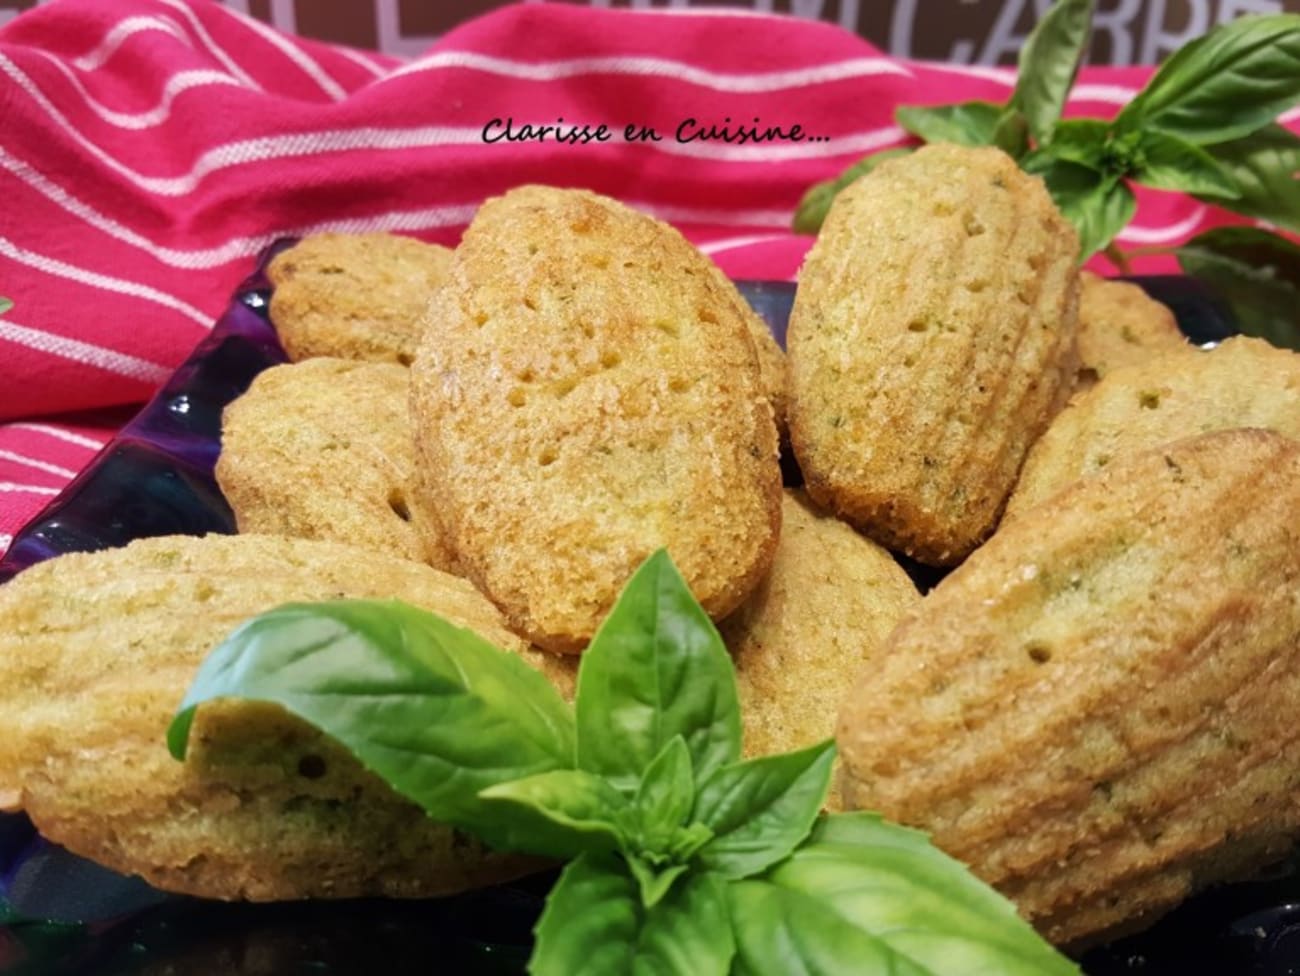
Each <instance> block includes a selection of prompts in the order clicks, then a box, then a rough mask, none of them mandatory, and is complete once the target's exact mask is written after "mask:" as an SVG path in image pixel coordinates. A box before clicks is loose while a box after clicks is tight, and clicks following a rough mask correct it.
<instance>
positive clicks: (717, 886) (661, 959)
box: [590, 873, 736, 976]
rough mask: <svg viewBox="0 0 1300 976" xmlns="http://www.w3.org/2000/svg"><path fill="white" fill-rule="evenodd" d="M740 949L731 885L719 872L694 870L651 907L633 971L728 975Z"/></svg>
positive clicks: (657, 975)
mask: <svg viewBox="0 0 1300 976" xmlns="http://www.w3.org/2000/svg"><path fill="white" fill-rule="evenodd" d="M735 954H736V942H735V937H734V936H733V935H732V934H731V919H730V918H729V917H728V912H727V893H726V889H725V887H724V886H723V884H722V882H721V881H720V880H719V879H718V878H716V877H714V876H713V875H710V874H689V873H688V874H686V875H684V876H683V877H682V878H681V879H680V880H679V881H678V882H677V883H676V884H675V885H673V887H672V888H671V889H670V890H669V891H668V893H667V894H666V895H665V896H664V897H663V900H661V901H660V902H659V903H658V904H657V905H655V907H654V908H652V909H648V910H647V912H646V919H645V922H644V923H643V924H642V926H641V933H640V938H639V939H638V941H637V954H636V959H635V960H634V962H633V965H632V970H631V971H632V973H633V974H635V976H726V974H727V973H729V972H730V971H731V960H732V958H733V957H734V956H735ZM590 972H592V973H598V972H599V973H603V972H605V970H597V969H592V970H590ZM610 972H613V970H610Z"/></svg>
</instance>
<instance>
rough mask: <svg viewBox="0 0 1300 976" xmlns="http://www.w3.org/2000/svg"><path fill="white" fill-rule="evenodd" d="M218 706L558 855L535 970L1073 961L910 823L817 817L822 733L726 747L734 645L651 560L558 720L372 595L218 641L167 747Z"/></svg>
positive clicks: (459, 639)
mask: <svg viewBox="0 0 1300 976" xmlns="http://www.w3.org/2000/svg"><path fill="white" fill-rule="evenodd" d="M217 698H242V699H246V700H253V701H261V702H274V703H276V704H279V705H281V706H282V707H284V708H285V709H287V710H288V711H290V712H292V713H293V714H295V715H297V716H299V717H300V718H302V719H305V720H306V721H308V722H310V723H311V724H313V725H315V726H316V727H317V728H319V729H321V730H322V731H324V732H325V733H327V734H328V735H330V736H332V737H333V738H335V739H336V740H338V741H339V742H340V743H341V744H342V745H343V746H344V747H346V748H347V749H349V750H350V751H351V752H352V753H353V754H354V755H355V756H356V757H357V759H359V760H360V761H361V763H362V764H363V765H365V766H367V767H368V768H370V769H372V770H374V771H375V772H376V773H378V774H379V775H380V776H381V777H383V778H384V780H385V781H386V782H388V783H389V784H390V785H391V786H392V787H393V788H394V789H395V790H396V791H397V792H398V793H400V794H402V795H403V796H406V797H408V798H409V799H411V800H413V801H414V802H416V803H418V804H419V805H420V806H421V807H423V808H424V810H425V811H426V812H427V813H428V814H429V816H430V817H432V818H434V819H436V820H440V821H444V822H447V823H451V824H454V825H455V826H457V827H460V828H462V829H464V830H467V831H471V832H474V833H477V834H479V835H480V836H482V837H483V838H484V839H486V840H487V841H488V842H489V843H490V844H493V845H494V846H497V847H501V848H504V849H510V850H518V851H524V852H528V853H532V854H539V855H543V856H549V857H556V858H566V859H571V860H570V863H569V864H568V866H567V867H565V869H564V871H563V872H562V873H561V875H560V878H559V881H558V882H556V884H555V887H554V888H553V889H552V891H551V894H550V897H549V898H548V900H547V903H546V908H545V911H544V912H543V913H542V916H541V919H540V921H539V922H538V925H537V929H536V936H537V943H536V948H535V950H534V953H533V957H532V960H531V962H530V967H529V968H530V972H532V973H533V974H535V976H581V974H584V973H593V974H602V976H605V974H614V973H637V974H640V973H646V974H649V973H662V974H670V976H725V974H728V973H742V974H754V976H787V974H789V973H793V972H805V973H810V974H822V976H834V974H841V973H843V974H862V973H882V974H883V973H898V974H913V976H974V974H978V973H988V974H993V973H998V974H1004V976H1058V974H1060V976H1064V974H1071V973H1077V972H1078V970H1077V968H1076V967H1075V966H1074V965H1073V964H1072V963H1071V962H1069V960H1067V959H1065V958H1064V957H1063V956H1061V955H1060V954H1058V953H1057V952H1056V951H1055V950H1054V949H1053V948H1052V947H1051V946H1049V945H1048V944H1047V943H1045V942H1044V941H1043V940H1042V939H1041V938H1040V937H1039V936H1038V935H1037V934H1036V933H1035V932H1034V931H1033V929H1032V928H1031V927H1030V926H1029V925H1028V924H1027V923H1026V922H1025V921H1024V920H1023V919H1021V918H1020V917H1019V916H1018V915H1017V914H1016V912H1015V909H1014V908H1013V907H1012V906H1011V905H1010V903H1009V902H1007V901H1006V900H1005V899H1003V898H1002V897H1001V896H1000V895H998V894H997V893H996V892H994V891H993V890H992V889H990V888H988V887H986V886H985V885H984V884H982V883H981V882H979V881H977V880H976V879H975V878H974V877H973V876H972V875H971V874H970V873H969V872H968V871H967V869H966V868H965V867H963V866H962V865H961V864H959V863H958V862H956V861H954V860H952V859H951V858H949V857H947V856H946V855H944V854H942V853H941V852H940V851H938V850H937V849H936V848H934V847H933V846H931V845H930V844H929V843H928V842H927V841H926V840H925V838H924V837H923V836H922V835H920V834H918V833H916V832H914V831H911V830H907V829H904V828H902V827H897V826H894V825H891V824H888V823H885V822H884V821H883V820H881V819H880V818H879V817H876V816H874V815H870V814H838V815H831V816H827V815H824V814H822V813H821V807H822V803H823V801H824V799H825V796H826V790H827V787H828V785H829V782H830V776H831V764H832V762H833V760H834V754H835V747H834V744H833V743H831V742H829V741H828V742H823V743H820V744H817V745H814V746H812V747H810V748H807V749H803V750H801V751H798V752H793V753H788V754H786V755H778V756H767V757H763V758H759V759H750V760H742V759H741V758H740V742H741V728H740V706H739V700H738V697H737V693H736V679H735V671H734V669H733V666H732V663H731V658H730V656H729V655H728V653H727V650H726V647H725V646H724V645H723V643H722V640H721V638H720V637H719V636H718V632H717V630H716V629H715V628H714V626H713V623H712V622H711V621H710V620H709V618H708V616H707V615H706V614H705V613H704V611H703V610H702V609H701V607H700V606H699V604H698V603H697V602H696V600H695V598H694V597H693V596H692V594H691V592H690V589H689V588H688V587H687V585H686V583H685V581H684V580H683V579H682V577H681V576H680V575H679V574H678V572H677V570H676V568H675V567H674V566H673V564H672V562H671V560H670V559H669V558H668V555H667V553H665V552H662V551H661V552H659V553H656V554H655V555H654V556H652V557H650V559H648V560H647V561H646V562H645V563H644V564H643V565H642V567H641V568H640V569H639V570H638V571H637V572H636V574H635V575H634V576H633V578H632V580H631V581H630V582H629V583H628V585H627V587H626V588H625V589H624V591H623V593H622V595H621V596H620V598H619V600H618V602H617V604H616V605H615V606H614V609H613V610H612V611H611V612H610V614H609V616H608V618H607V619H606V620H605V622H604V624H603V625H602V626H601V628H600V630H599V631H598V633H597V634H596V637H595V638H594V639H593V640H592V642H591V645H590V647H588V648H587V650H586V653H585V654H584V655H583V657H582V663H581V667H580V670H579V675H578V685H577V696H576V700H575V704H574V707H573V708H572V709H570V708H569V706H568V705H566V704H565V703H564V702H563V701H561V700H560V698H559V696H558V695H557V694H556V693H555V691H554V690H553V689H552V688H551V687H550V685H549V684H548V683H547V682H546V680H545V679H544V678H542V677H541V676H540V675H539V674H537V673H536V672H534V671H533V670H532V669H530V668H529V667H527V666H526V665H525V664H523V662H522V661H521V660H520V659H519V658H518V657H517V656H516V655H513V654H510V653H508V652H506V651H502V650H499V649H497V648H495V647H493V646H491V645H490V644H488V643H487V642H486V641H484V640H483V639H482V638H480V637H478V636H476V635H475V634H473V633H471V632H470V631H467V630H464V629H462V628H459V627H456V626H453V625H452V624H450V623H447V622H446V621H444V620H442V619H441V618H439V617H437V616H434V615H433V614H430V613H426V612H424V611H421V610H417V609H415V608H413V607H410V606H407V605H405V604H401V603H396V602H374V601H338V602H333V603H321V604H311V605H308V604H293V605H289V606H284V607H280V608H278V609H275V610H271V611H269V612H268V613H264V614H262V615H261V616H259V617H255V618H254V619H252V620H250V621H248V622H247V623H245V624H244V625H243V626H242V627H240V628H239V629H238V630H236V631H235V632H234V633H233V634H232V635H231V636H230V637H229V638H227V639H226V641H225V642H224V643H222V644H221V645H220V646H219V647H217V648H216V649H215V650H214V651H213V652H212V653H211V654H210V655H209V657H208V658H207V660H206V661H204V663H203V665H202V666H201V667H200V669H199V672H198V675H197V677H196V678H195V680H194V683H193V685H192V686H191V688H190V690H189V692H188V693H187V694H186V696H185V698H184V701H183V702H182V703H181V706H180V710H179V711H178V713H177V715H176V717H175V719H174V720H173V722H172V725H171V728H170V729H169V732H168V744H169V746H170V748H171V750H172V753H173V755H175V756H176V757H177V758H178V759H181V758H184V755H185V748H186V742H187V740H188V736H189V732H190V728H191V725H192V722H193V719H194V712H195V709H196V708H197V707H198V706H199V705H201V704H202V703H203V702H207V701H211V700H213V699H217Z"/></svg>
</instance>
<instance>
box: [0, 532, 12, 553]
mask: <svg viewBox="0 0 1300 976" xmlns="http://www.w3.org/2000/svg"><path fill="white" fill-rule="evenodd" d="M13 541H14V537H13V536H11V535H6V534H5V533H3V532H0V552H4V551H5V550H6V549H8V548H9V547H10V546H11V545H13Z"/></svg>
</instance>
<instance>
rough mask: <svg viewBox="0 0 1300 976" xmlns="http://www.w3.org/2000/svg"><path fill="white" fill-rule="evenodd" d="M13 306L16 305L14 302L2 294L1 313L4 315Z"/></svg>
mask: <svg viewBox="0 0 1300 976" xmlns="http://www.w3.org/2000/svg"><path fill="white" fill-rule="evenodd" d="M13 307H14V303H13V302H11V301H10V300H9V299H7V298H5V297H3V296H0V315H4V313H5V312H7V311H9V309H11V308H13Z"/></svg>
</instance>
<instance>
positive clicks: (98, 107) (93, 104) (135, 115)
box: [33, 48, 242, 129]
mask: <svg viewBox="0 0 1300 976" xmlns="http://www.w3.org/2000/svg"><path fill="white" fill-rule="evenodd" d="M33 50H35V51H36V53H37V54H40V55H41V56H42V57H44V58H45V59H46V60H48V61H49V62H50V63H51V64H53V65H54V66H55V67H56V68H58V70H59V71H60V72H62V73H63V76H64V77H65V78H67V79H68V82H69V83H70V84H71V85H72V87H73V88H75V89H76V90H77V93H78V94H79V95H81V97H82V98H83V99H84V100H85V102H86V106H87V108H89V109H90V110H91V111H92V112H94V113H95V114H96V115H97V116H99V117H100V118H101V119H102V120H103V121H105V122H107V123H108V124H109V125H115V126H117V127H118V128H119V129H150V128H153V127H154V126H156V125H159V124H160V123H162V122H166V121H167V119H168V117H169V116H170V115H171V108H172V102H173V101H174V100H175V99H176V96H177V95H179V94H180V93H181V92H184V91H189V90H190V89H191V88H201V87H204V86H207V85H234V86H235V87H240V86H241V85H242V82H240V81H237V80H236V79H234V78H232V77H230V75H228V74H223V73H222V72H220V71H211V70H207V69H204V70H198V71H178V72H176V74H174V75H172V76H171V77H170V78H168V79H167V83H166V84H165V85H164V86H163V90H162V92H161V93H160V94H159V101H158V104H157V105H155V106H154V107H153V108H150V109H145V110H144V111H141V112H118V111H114V110H113V109H111V108H108V107H107V106H106V105H103V104H101V103H100V102H98V101H97V100H96V99H95V96H93V95H92V94H91V93H90V92H89V91H87V90H86V87H85V86H84V85H83V84H82V83H81V80H80V79H79V78H78V77H77V76H76V75H75V74H73V73H72V71H71V70H70V69H69V68H68V66H67V65H66V64H64V63H63V61H62V60H61V59H59V58H56V57H55V56H54V55H52V54H49V53H47V52H45V51H41V50H39V49H37V48H33ZM33 84H35V82H33Z"/></svg>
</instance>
